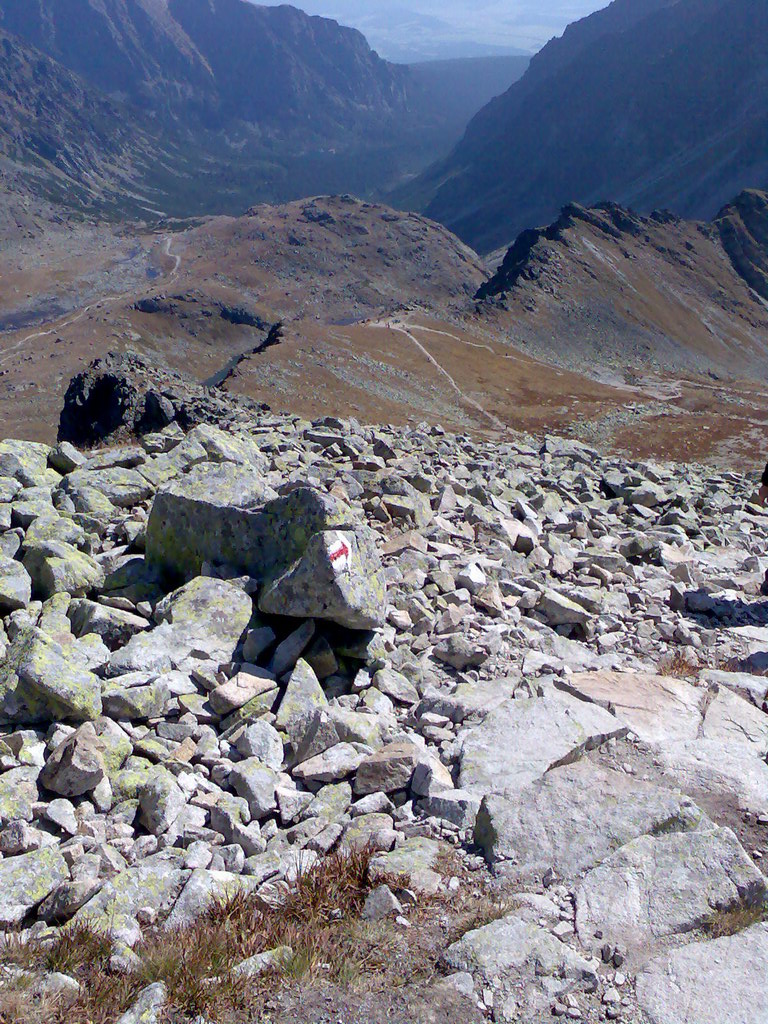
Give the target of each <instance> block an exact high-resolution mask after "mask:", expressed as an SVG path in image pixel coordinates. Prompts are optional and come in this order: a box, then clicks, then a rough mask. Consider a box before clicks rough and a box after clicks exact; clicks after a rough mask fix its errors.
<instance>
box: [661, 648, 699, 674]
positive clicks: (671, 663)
mask: <svg viewBox="0 0 768 1024" xmlns="http://www.w3.org/2000/svg"><path fill="white" fill-rule="evenodd" d="M658 671H659V675H662V676H672V677H673V678H674V679H698V677H699V673H700V672H701V668H700V666H699V665H697V664H694V662H692V661H690V660H689V658H688V655H687V653H686V652H685V651H674V652H673V653H672V654H669V655H667V656H666V657H665V658H662V660H661V661H660V662H659V665H658Z"/></svg>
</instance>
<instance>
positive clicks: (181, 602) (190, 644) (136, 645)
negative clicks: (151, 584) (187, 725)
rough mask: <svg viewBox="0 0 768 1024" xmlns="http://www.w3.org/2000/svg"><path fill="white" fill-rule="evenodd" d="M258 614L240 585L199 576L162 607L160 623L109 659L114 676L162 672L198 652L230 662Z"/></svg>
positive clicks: (157, 610)
mask: <svg viewBox="0 0 768 1024" xmlns="http://www.w3.org/2000/svg"><path fill="white" fill-rule="evenodd" d="M252 614H253V603H252V601H251V599H250V597H248V595H247V594H245V593H243V591H242V590H240V589H239V588H238V587H235V586H233V585H232V584H231V583H226V582H224V581H223V580H216V579H211V578H209V577H203V576H199V577H198V578H197V579H194V580H192V581H191V582H189V583H187V584H186V585H185V586H183V587H181V588H180V589H179V590H176V591H174V593H172V594H169V595H168V597H166V598H164V599H163V601H161V602H160V604H159V605H158V606H157V609H156V612H155V615H156V618H157V619H158V620H159V621H160V625H159V626H157V627H156V628H155V629H152V630H148V631H146V632H142V633H139V634H137V635H136V636H134V637H132V638H131V640H129V642H128V643H127V644H126V645H125V647H123V648H121V649H120V650H119V651H117V652H116V653H115V654H114V655H113V656H112V658H111V660H110V666H109V673H110V675H124V674H126V673H129V672H138V671H144V672H150V673H153V674H155V675H158V674H160V673H162V672H168V671H170V670H171V669H174V668H176V667H177V666H178V665H180V664H181V663H182V662H183V661H184V660H185V658H187V657H189V655H190V654H191V653H192V652H193V651H194V652H196V653H197V656H199V657H206V658H210V659H211V660H212V661H213V662H217V663H223V662H226V661H229V660H230V659H231V658H232V655H233V654H234V651H235V648H236V647H237V645H238V643H239V641H240V638H241V637H242V635H243V633H244V632H245V630H246V629H247V627H248V623H249V622H250V620H251V615H252Z"/></svg>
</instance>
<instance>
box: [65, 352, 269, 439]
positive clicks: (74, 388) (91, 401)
mask: <svg viewBox="0 0 768 1024" xmlns="http://www.w3.org/2000/svg"><path fill="white" fill-rule="evenodd" d="M240 402H242V406H243V408H245V409H247V408H249V403H248V401H247V400H238V399H237V398H230V397H229V396H227V397H226V398H224V397H221V396H218V395H217V394H216V393H215V391H213V390H211V389H208V388H204V387H201V386H200V385H198V384H197V383H195V382H194V381H192V380H190V379H186V378H183V377H181V376H180V375H179V374H176V373H173V372H171V371H160V370H159V369H158V367H157V366H155V365H154V364H150V363H149V362H147V361H145V360H144V359H142V358H141V357H140V356H137V355H135V354H134V353H125V354H123V353H112V352H110V353H108V354H107V355H106V356H104V357H103V358H102V359H96V360H95V361H94V362H93V363H91V365H90V366H88V368H87V369H85V370H83V371H82V372H81V373H79V374H77V375H76V376H75V377H73V378H72V380H71V381H70V384H69V387H68V388H67V391H66V394H65V396H64V407H63V409H62V411H61V416H60V419H59V441H64V442H71V443H73V444H75V445H80V446H81V447H87V446H90V445H95V444H102V443H103V442H104V441H107V440H109V439H114V438H125V437H128V436H131V435H142V434H148V433H151V432H152V431H157V430H162V429H163V428H164V427H167V426H169V425H170V424H171V423H177V424H178V425H179V426H180V427H182V428H183V429H187V430H188V429H189V428H190V427H193V426H195V425H196V424H198V423H214V424H228V423H230V422H231V421H232V419H233V418H235V416H236V414H237V411H238V406H239V403H240ZM250 407H251V408H253V404H252V403H250Z"/></svg>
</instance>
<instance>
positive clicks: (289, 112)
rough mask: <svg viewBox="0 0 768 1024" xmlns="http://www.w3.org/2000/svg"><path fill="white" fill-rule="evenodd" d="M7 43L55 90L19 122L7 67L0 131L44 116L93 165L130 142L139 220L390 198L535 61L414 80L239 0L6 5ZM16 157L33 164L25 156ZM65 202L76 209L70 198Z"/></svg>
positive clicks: (126, 177) (316, 29)
mask: <svg viewBox="0 0 768 1024" xmlns="http://www.w3.org/2000/svg"><path fill="white" fill-rule="evenodd" d="M0 31H3V32H5V33H7V36H6V38H7V39H8V40H15V43H13V45H14V46H15V47H16V49H17V51H18V52H21V51H22V50H24V49H26V48H29V47H34V48H35V49H36V50H38V51H40V52H41V53H44V54H45V55H46V58H47V60H48V64H47V65H46V66H47V67H48V72H47V74H48V75H49V77H52V78H57V80H58V81H59V82H60V85H59V86H58V87H53V86H52V85H51V83H49V85H51V87H50V88H47V91H46V93H45V95H43V93H42V90H41V88H40V86H39V84H38V86H37V96H38V98H39V99H40V107H41V113H40V114H38V111H37V107H36V106H35V104H34V103H33V101H32V100H31V99H28V100H27V101H25V103H26V110H25V111H19V110H18V109H17V108H18V106H19V100H18V96H17V93H18V92H19V91H21V92H22V93H24V94H25V95H26V94H28V93H29V89H30V85H31V82H29V81H27V82H24V83H22V84H21V85H19V84H18V83H17V82H16V81H15V80H14V79H15V76H18V74H19V69H18V68H17V67H15V66H8V67H5V66H4V67H3V68H2V69H0V103H2V108H0V131H3V132H4V133H5V135H8V136H13V137H18V136H19V125H25V124H26V123H27V122H29V123H33V122H34V123H38V121H39V119H40V117H42V122H41V124H40V127H41V128H44V129H45V130H46V132H47V133H48V135H47V137H50V136H52V135H53V136H56V137H57V138H58V140H59V142H58V144H57V146H56V147H55V148H56V151H57V152H58V153H61V152H62V147H63V146H65V145H66V144H68V145H69V148H70V151H71V154H73V153H75V152H76V151H78V150H82V151H83V159H84V160H85V161H86V163H87V162H88V160H89V159H91V158H92V157H93V156H94V155H95V154H96V153H97V152H98V151H99V149H100V148H101V149H102V150H103V152H104V156H105V158H106V157H107V156H108V154H109V153H111V152H112V151H113V150H114V148H115V147H116V146H117V147H119V146H121V145H122V144H123V141H124V140H125V139H126V138H128V137H132V138H134V139H135V143H134V144H133V145H132V147H131V148H132V152H134V153H136V154H137V155H140V156H144V155H146V158H147V159H146V160H143V161H142V163H145V164H147V175H146V180H142V181H141V182H139V181H137V180H136V176H135V174H134V173H133V163H134V158H133V157H132V158H131V159H127V160H126V161H125V164H126V169H125V173H121V174H119V175H117V176H116V178H115V179H114V180H113V181H112V182H111V184H112V187H113V190H114V191H115V192H116V193H120V192H121V191H124V192H125V193H126V204H125V205H126V206H127V207H128V208H129V210H130V212H131V213H135V211H136V204H135V203H132V201H131V197H132V194H133V193H134V192H135V191H138V192H139V193H140V195H141V196H142V202H141V203H140V204H139V208H142V207H146V208H148V209H149V210H156V211H159V212H162V213H166V214H169V215H176V216H190V215H200V214H210V213H240V212H242V210H244V209H246V208H247V207H248V206H249V205H251V204H252V203H253V202H256V201H268V202H284V201H287V200H290V199H294V198H296V197H298V196H302V195H311V194H315V193H318V192H327V193H345V192H354V193H356V194H358V195H363V196H366V197H368V196H372V195H374V194H375V193H376V192H377V191H379V192H380V191H384V190H388V189H391V188H392V187H394V186H395V185H396V184H397V183H398V182H400V181H403V180H407V179H409V178H412V177H413V176H414V175H415V174H417V173H418V172H419V171H421V170H422V169H423V168H424V167H426V166H427V165H428V164H429V163H430V162H431V161H432V160H434V157H435V153H446V152H448V151H449V150H450V148H451V147H452V146H453V145H455V143H456V141H457V140H458V139H459V138H460V137H461V134H462V133H463V131H464V128H465V126H466V123H467V121H468V120H469V118H470V117H471V116H472V114H473V113H475V112H476V111H477V110H478V109H480V108H481V107H482V105H483V104H484V103H485V102H487V100H488V99H489V98H491V97H492V96H493V95H496V94H498V93H499V92H502V91H503V90H504V89H506V88H507V86H508V85H509V84H510V83H511V82H512V81H514V79H515V78H516V77H518V76H519V74H520V73H522V70H523V69H524V66H525V64H526V61H525V60H524V59H519V58H511V59H510V60H506V59H505V60H502V61H499V62H493V61H491V62H485V61H481V62H479V64H480V66H479V67H478V65H476V64H475V63H474V62H471V61H470V62H466V66H465V63H464V62H455V63H452V64H451V65H450V66H449V67H445V66H442V65H440V66H436V67H435V68H433V69H429V70H426V69H422V68H414V69H411V68H408V67H405V66H398V65H394V64H389V63H387V62H386V61H383V60H381V59H380V58H379V57H378V56H377V55H376V54H375V53H374V52H373V51H372V50H371V49H370V47H369V46H368V44H367V42H366V40H365V38H364V37H363V36H362V35H361V34H360V33H359V32H357V31H355V30H353V29H347V28H344V27H342V26H340V25H338V24H337V23H336V22H334V21H331V20H329V19H327V18H319V17H309V16H307V15H306V14H304V13H303V12H301V11H299V10H297V9H295V8H293V7H288V6H279V7H263V6H257V5H255V4H252V3H249V2H244V0H0ZM9 45H10V44H9ZM28 63H29V62H28ZM29 66H30V67H31V66H32V64H31V63H30V64H29ZM41 66H42V65H41ZM28 77H29V76H28ZM32 78H34V76H32ZM86 96H87V97H88V103H87V104H85V100H84V98H85V97H86ZM89 119H92V120H93V122H94V123H93V124H90V123H89ZM95 138H101V139H103V141H104V144H103V146H101V147H99V146H96V147H94V146H93V145H92V144H91V143H92V140H93V139H95ZM7 148H8V147H6V149H7ZM17 159H18V161H19V163H20V164H21V165H22V167H23V166H24V165H26V166H28V167H34V166H35V164H36V161H37V157H36V156H35V154H34V152H33V151H32V150H30V149H29V147H25V148H24V150H23V151H18V152H17ZM102 162H104V161H102ZM8 173H10V172H8ZM22 177H23V175H22ZM25 180H26V183H27V186H26V187H27V188H28V189H29V188H31V189H32V191H33V192H34V193H35V194H36V196H37V197H38V198H39V197H40V196H46V195H47V192H46V190H45V188H44V187H43V184H42V183H41V182H40V181H38V180H36V179H35V177H34V176H30V175H26V179H25ZM126 184H127V185H128V188H127V189H126V188H125V186H126ZM60 193H61V194H62V195H63V196H65V197H66V198H67V199H68V200H69V201H70V203H75V204H76V205H82V202H81V199H82V197H81V195H80V193H79V192H78V189H77V188H75V189H65V190H60Z"/></svg>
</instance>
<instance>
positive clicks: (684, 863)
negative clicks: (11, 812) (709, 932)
mask: <svg viewBox="0 0 768 1024" xmlns="http://www.w3.org/2000/svg"><path fill="white" fill-rule="evenodd" d="M765 897H766V880H765V878H764V877H763V875H762V874H761V873H760V872H759V871H758V870H757V868H756V867H755V866H754V865H753V864H752V862H751V860H750V859H749V857H748V856H747V854H746V853H745V852H744V850H743V849H742V847H741V846H740V844H739V841H738V840H737V838H736V836H735V835H734V834H733V832H731V830H730V829H728V828H713V829H710V830H708V831H703V832H686V833H676V834H669V835H658V836H642V837H641V838H640V839H635V840H633V841H632V842H630V843H627V844H626V845H625V846H623V847H622V848H621V849H620V850H617V851H616V853H614V854H612V855H611V856H610V857H608V858H606V859H605V860H604V861H603V862H602V864H600V865H599V866H598V867H596V868H594V869H593V870H592V871H590V872H589V874H588V875H587V876H586V878H585V879H584V881H583V883H582V885H581V887H580V888H579V889H578V891H577V894H576V927H577V931H578V934H579V937H580V938H581V941H582V942H583V943H584V944H585V945H586V946H589V945H592V946H600V945H602V943H603V942H605V941H607V942H610V943H615V944H617V945H620V946H622V947H625V948H626V947H629V948H630V949H633V948H634V949H639V948H646V949H647V948H648V947H649V946H652V945H653V944H654V943H656V942H658V941H659V940H661V939H663V938H666V937H667V936H672V935H679V934H683V933H686V932H690V931H693V930H694V929H695V928H699V927H702V926H703V925H705V924H706V923H707V922H708V921H709V920H710V919H711V918H712V916H713V915H714V914H716V913H718V912H720V911H730V910H741V909H744V908H753V907H760V906H761V905H762V904H763V903H764V901H765ZM598 933H599V935H598Z"/></svg>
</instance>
